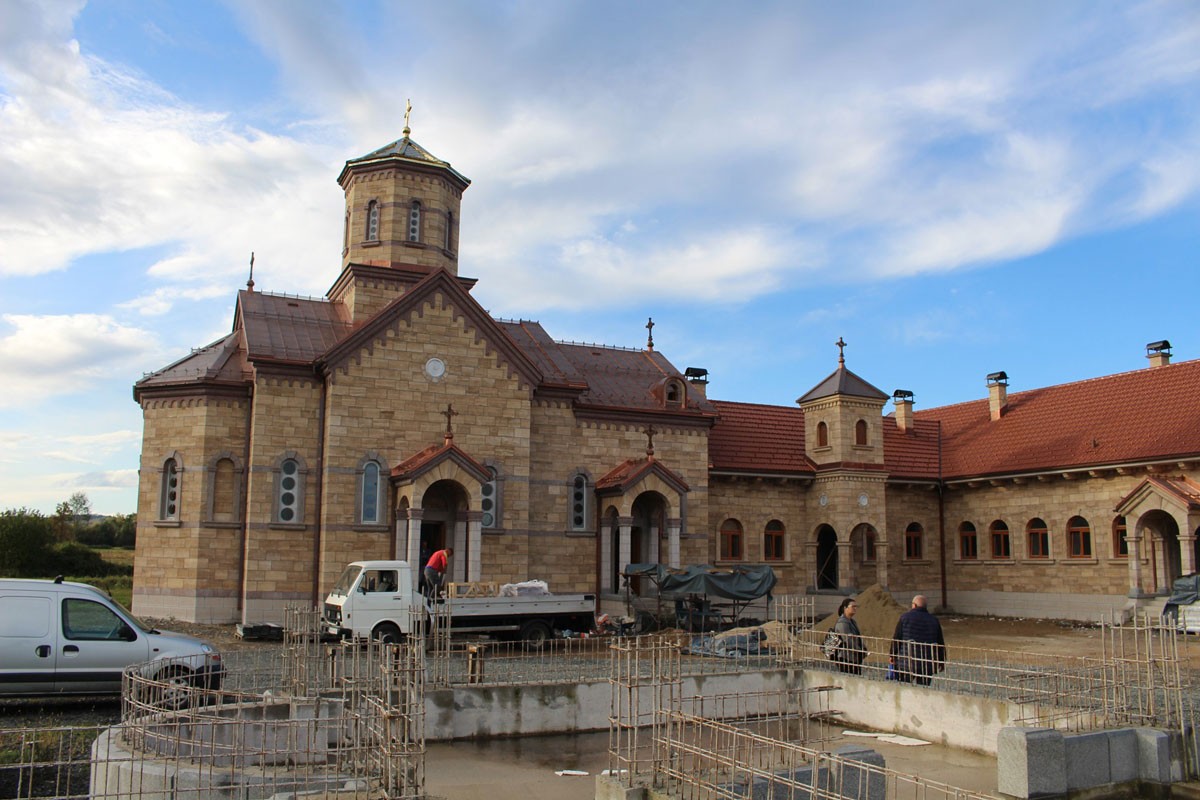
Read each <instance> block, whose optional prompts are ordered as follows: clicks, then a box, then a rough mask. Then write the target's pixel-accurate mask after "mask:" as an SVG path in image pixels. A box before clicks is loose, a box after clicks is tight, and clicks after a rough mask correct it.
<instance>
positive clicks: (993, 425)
mask: <svg viewBox="0 0 1200 800" xmlns="http://www.w3.org/2000/svg"><path fill="white" fill-rule="evenodd" d="M914 419H915V420H917V421H918V422H926V423H928V422H936V423H940V424H941V426H942V449H943V457H944V462H943V469H944V474H945V475H946V476H947V477H952V478H970V477H980V476H987V475H995V474H1011V473H1017V472H1036V471H1043V470H1055V469H1067V468H1087V467H1093V466H1101V465H1108V464H1114V465H1115V464H1133V463H1140V462H1146V461H1154V460H1171V459H1174V458H1189V457H1190V458H1195V457H1196V456H1198V455H1200V360H1198V361H1182V362H1179V363H1177V364H1168V365H1165V366H1161V367H1147V368H1144V369H1140V370H1136V371H1133V372H1123V373H1118V374H1116V375H1106V376H1104V377H1100V378H1091V379H1088V380H1083V381H1078V382H1075V383H1064V384H1059V385H1057V386H1048V387H1045V388H1041V389H1031V390H1029V391H1025V392H1015V393H1012V394H1009V395H1008V405H1007V407H1006V408H1005V409H1004V413H1003V415H1002V416H1001V417H1000V419H998V420H992V419H991V416H990V412H989V407H988V401H987V400H986V399H983V400H975V401H971V402H968V403H959V404H957V405H952V406H943V407H941V408H932V409H928V410H925V411H918V412H916V413H915V414H914Z"/></svg>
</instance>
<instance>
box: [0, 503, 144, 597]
mask: <svg viewBox="0 0 1200 800" xmlns="http://www.w3.org/2000/svg"><path fill="white" fill-rule="evenodd" d="M136 531H137V515H136V514H114V515H113V516H109V517H104V518H102V519H98V520H93V519H92V512H91V503H90V502H89V501H88V497H87V495H86V494H84V493H83V492H76V493H75V494H73V495H71V497H70V498H69V499H67V500H65V501H63V502H62V503H59V504H58V506H57V508H56V509H55V513H54V514H53V515H52V516H47V515H45V514H43V513H42V512H40V511H35V510H33V509H29V508H10V509H7V510H5V511H2V512H0V576H3V577H7V578H52V577H54V576H56V575H67V576H98V577H99V576H107V575H131V574H133V570H132V568H131V567H129V566H128V565H119V564H111V563H109V562H107V561H105V560H104V559H103V558H102V557H101V556H100V554H99V553H97V552H96V551H95V550H94V549H93V548H96V547H133V546H134V544H135V542H136Z"/></svg>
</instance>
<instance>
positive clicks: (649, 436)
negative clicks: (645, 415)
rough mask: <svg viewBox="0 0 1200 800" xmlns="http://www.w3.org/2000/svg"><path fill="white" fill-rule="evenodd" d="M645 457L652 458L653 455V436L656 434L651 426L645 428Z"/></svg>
mask: <svg viewBox="0 0 1200 800" xmlns="http://www.w3.org/2000/svg"><path fill="white" fill-rule="evenodd" d="M645 433H646V455H647V456H651V457H653V455H654V434H656V433H658V431H657V430H655V429H654V426H653V425H647V426H646V430H645Z"/></svg>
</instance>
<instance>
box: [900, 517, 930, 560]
mask: <svg viewBox="0 0 1200 800" xmlns="http://www.w3.org/2000/svg"><path fill="white" fill-rule="evenodd" d="M924 558H925V527H924V526H923V525H921V523H919V522H910V523H908V527H906V528H905V529H904V560H905V561H922V560H924Z"/></svg>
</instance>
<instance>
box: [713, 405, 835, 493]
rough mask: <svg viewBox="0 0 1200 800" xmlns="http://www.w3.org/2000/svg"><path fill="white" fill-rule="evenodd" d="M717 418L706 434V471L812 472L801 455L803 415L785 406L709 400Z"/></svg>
mask: <svg viewBox="0 0 1200 800" xmlns="http://www.w3.org/2000/svg"><path fill="white" fill-rule="evenodd" d="M711 402H712V405H713V407H714V408H715V409H716V411H717V413H718V414H719V415H720V416H719V417H718V418H717V422H716V424H715V425H713V428H712V431H711V432H710V433H709V435H708V462H709V469H713V470H717V471H720V472H724V471H729V472H750V473H775V474H786V475H790V474H800V473H812V472H813V471H814V467H813V464H812V462H811V461H809V460H808V458H806V457H805V455H804V412H803V411H801V410H800V409H798V408H788V407H786V406H766V405H758V404H754V403H730V402H727V401H724V400H713V401H711Z"/></svg>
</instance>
